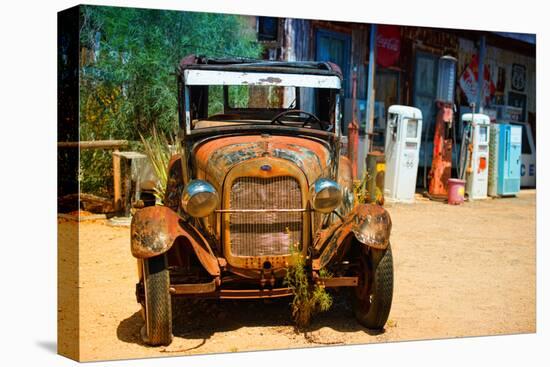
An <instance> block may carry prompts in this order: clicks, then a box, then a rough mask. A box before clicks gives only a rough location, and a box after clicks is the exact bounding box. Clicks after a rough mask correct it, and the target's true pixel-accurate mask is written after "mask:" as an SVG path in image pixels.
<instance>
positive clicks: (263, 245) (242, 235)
mask: <svg viewBox="0 0 550 367" xmlns="http://www.w3.org/2000/svg"><path fill="white" fill-rule="evenodd" d="M230 208H231V209H237V210H239V209H240V210H247V209H255V210H266V209H267V210H269V209H282V208H291V209H295V210H301V209H303V208H302V192H301V189H300V183H299V182H298V180H296V179H295V178H293V177H290V176H278V177H270V178H259V177H239V178H238V179H236V180H235V181H234V182H233V184H232V187H231V190H230ZM302 221H303V215H302V213H301V212H280V211H271V212H263V213H255V212H232V213H231V214H230V215H229V233H230V239H229V240H230V242H231V252H232V253H233V254H234V255H235V256H271V255H286V254H289V253H290V251H291V250H290V246H291V245H293V244H295V243H300V242H301V241H302Z"/></svg>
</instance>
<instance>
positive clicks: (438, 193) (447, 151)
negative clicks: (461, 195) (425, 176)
mask: <svg viewBox="0 0 550 367" xmlns="http://www.w3.org/2000/svg"><path fill="white" fill-rule="evenodd" d="M437 107H438V108H439V111H438V113H437V120H436V122H435V134H434V150H433V158H432V168H431V170H430V175H429V178H430V186H429V188H428V193H429V194H430V196H431V197H433V198H435V199H445V198H447V194H448V192H447V181H448V180H449V178H451V168H452V158H453V139H452V135H451V129H452V126H453V106H452V104H449V103H445V102H441V101H437Z"/></svg>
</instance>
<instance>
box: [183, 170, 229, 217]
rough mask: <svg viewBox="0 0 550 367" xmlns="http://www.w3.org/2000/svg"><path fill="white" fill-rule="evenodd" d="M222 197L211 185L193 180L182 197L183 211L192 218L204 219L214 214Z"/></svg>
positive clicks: (184, 190) (186, 186)
mask: <svg viewBox="0 0 550 367" xmlns="http://www.w3.org/2000/svg"><path fill="white" fill-rule="evenodd" d="M219 202H220V197H219V194H218V192H217V191H216V188H215V187H214V186H212V184H211V183H209V182H207V181H204V180H200V179H194V180H191V181H190V182H189V183H188V184H187V185H185V188H184V189H183V193H182V196H181V207H182V209H183V210H184V211H185V212H186V213H187V214H189V215H190V216H192V217H195V218H203V217H207V216H208V215H210V214H212V213H213V212H214V210H215V209H216V208H217V207H218V205H219Z"/></svg>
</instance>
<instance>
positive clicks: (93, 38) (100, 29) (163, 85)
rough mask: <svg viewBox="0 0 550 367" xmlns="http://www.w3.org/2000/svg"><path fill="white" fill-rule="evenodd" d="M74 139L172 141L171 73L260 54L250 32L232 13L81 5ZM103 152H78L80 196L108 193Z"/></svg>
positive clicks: (108, 158) (173, 104) (106, 161)
mask: <svg viewBox="0 0 550 367" xmlns="http://www.w3.org/2000/svg"><path fill="white" fill-rule="evenodd" d="M81 24H82V27H81V39H80V42H81V60H80V140H103V139H126V140H131V141H139V140H140V135H143V136H144V137H145V138H146V139H148V138H149V136H150V132H151V131H152V130H153V128H155V129H156V130H157V131H158V132H159V134H162V135H164V136H169V137H174V136H175V134H176V131H177V129H178V126H177V125H178V124H177V88H176V79H175V76H174V71H175V69H176V66H177V65H178V63H179V61H180V60H181V58H182V57H184V56H186V55H189V54H196V55H202V54H204V55H208V56H212V57H230V56H239V57H250V58H257V57H259V55H260V54H261V50H262V49H261V46H260V45H259V43H258V42H257V41H256V37H255V33H254V31H252V29H250V27H249V26H247V24H246V23H245V19H244V18H243V17H241V16H237V15H224V14H210V13H194V12H181V11H170V10H156V9H134V8H118V7H99V6H83V7H82V12H81ZM111 165H112V163H111V153H110V152H99V151H96V152H86V151H83V154H82V155H81V161H80V171H79V177H78V178H79V180H80V185H81V190H82V191H86V192H91V193H97V194H104V195H106V194H108V193H110V192H112V186H111V185H112V184H111V181H112V169H111V168H110V167H111Z"/></svg>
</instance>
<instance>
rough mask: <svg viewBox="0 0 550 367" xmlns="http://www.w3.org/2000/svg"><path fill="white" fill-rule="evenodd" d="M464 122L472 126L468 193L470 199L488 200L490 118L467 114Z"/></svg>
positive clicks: (467, 179)
mask: <svg viewBox="0 0 550 367" xmlns="http://www.w3.org/2000/svg"><path fill="white" fill-rule="evenodd" d="M462 122H463V123H464V124H467V125H470V127H469V129H466V131H470V138H469V139H468V144H469V145H470V146H469V147H468V149H471V154H470V155H469V160H468V162H467V166H466V193H467V194H468V198H469V199H470V200H472V199H485V198H487V186H488V183H489V181H488V180H489V169H488V168H489V136H490V128H489V125H490V119H489V116H487V115H484V114H481V113H476V114H471V113H465V114H463V115H462Z"/></svg>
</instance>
